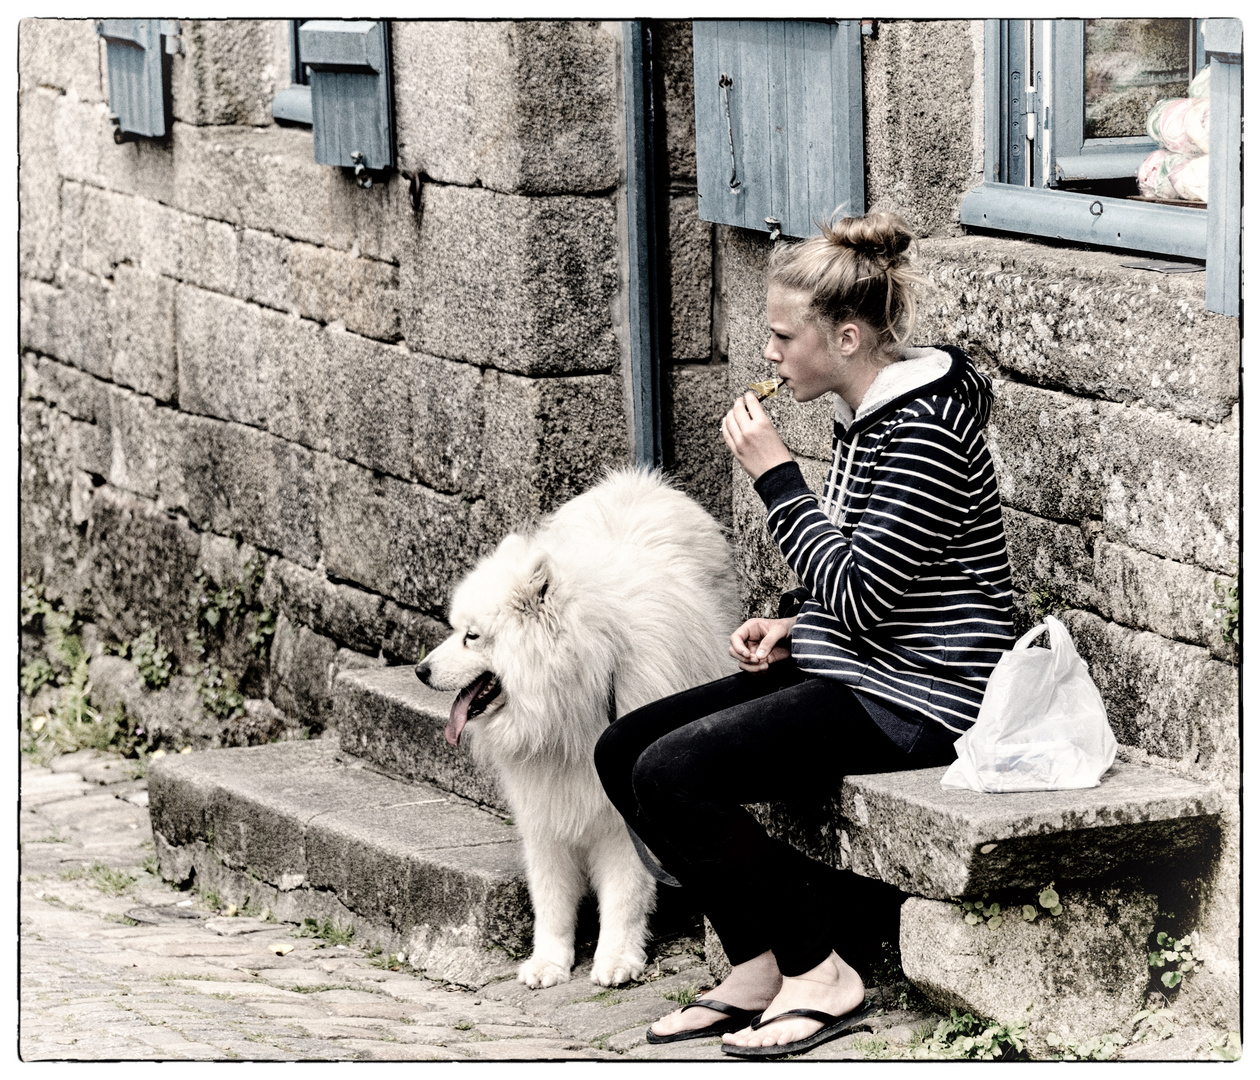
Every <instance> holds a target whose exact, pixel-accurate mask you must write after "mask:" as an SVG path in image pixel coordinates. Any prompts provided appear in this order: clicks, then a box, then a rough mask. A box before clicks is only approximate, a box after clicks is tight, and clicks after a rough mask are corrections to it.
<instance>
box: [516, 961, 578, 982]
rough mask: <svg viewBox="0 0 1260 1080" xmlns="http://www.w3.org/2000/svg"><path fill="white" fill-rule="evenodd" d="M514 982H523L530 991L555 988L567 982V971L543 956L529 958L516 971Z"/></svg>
mask: <svg viewBox="0 0 1260 1080" xmlns="http://www.w3.org/2000/svg"><path fill="white" fill-rule="evenodd" d="M516 981H517V982H523V983H524V984H525V985H526V986H528V987H529V988H530V989H531V990H537V989H539V988H540V987H543V986H557V985H559V984H560V983H565V982H568V981H569V969H568V968H567V967H562V966H561V965H560V964H557V963H556V962H555V961H554V960H548V959H547V958H546V957H545V956H531V957H530V958H529V959H528V960H526V961H525V963H523V964H522V965H521V966H520V968H519V969H518V970H517V972H516Z"/></svg>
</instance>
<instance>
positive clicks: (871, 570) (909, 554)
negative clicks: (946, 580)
mask: <svg viewBox="0 0 1260 1080" xmlns="http://www.w3.org/2000/svg"><path fill="white" fill-rule="evenodd" d="M934 419H935V418H932V417H924V416H920V417H918V418H914V419H908V420H907V421H905V422H903V423H900V424H898V425H897V427H896V432H895V434H894V435H893V437H892V438H891V439H889V440H888V442H887V444H886V445H885V446H884V447H883V449H882V451H881V452H880V454H879V456H878V458H876V459H875V460H874V461H873V463H871V466H870V471H869V474H868V475H867V477H866V478H865V480H866V483H865V484H864V485H863V487H864V488H866V489H867V491H868V492H869V495H868V497H867V498H866V500H865V501H866V507H865V511H864V512H863V513H862V516H861V521H860V524H859V525H858V527H857V528H856V529H855V530H854V532H853V534H852V536H851V537H847V538H846V536H845V534H844V533H843V532H842V531H841V530H840V529H839V528H838V527H837V526H836V525H834V524H833V523H832V522H831V521H830V520H829V519H828V518H827V516H826V515H825V514H824V513H823V512H822V509H821V508H820V507H819V505H818V499H817V497H816V496H815V495H814V493H813V492H812V491H810V490H809V488H808V487H807V486H806V484H805V480H804V477H803V476H802V475H801V472H800V468H799V467H798V466H796V464H795V463H794V462H792V463H789V464H790V465H791V469H789V468H788V467H787V466H786V465H781V466H777V467H776V468H775V469H774V470H771V472H772V473H774V474H775V475H773V476H772V475H771V472H768V473H767V474H766V475H765V476H764V477H762V478H760V479H759V481H758V491H759V492H760V493H761V495H762V498H763V499H764V500H765V502H766V505H767V507H768V510H769V514H768V518H767V522H766V524H767V528H768V529H769V531H770V535H771V536H772V537H773V538H774V540H775V541H776V543H777V544H778V545H779V549H780V550H781V551H782V553H783V556H784V558H785V559H786V561H787V563H788V565H789V566H790V567H791V568H792V569H793V570H794V571H795V572H796V574H797V575H798V576H799V578H800V579H801V583H802V584H803V585H804V586H805V587H806V588H807V589H808V590H809V592H810V595H811V596H813V597H814V598H815V599H816V600H817V601H818V602H819V603H820V604H821V605H822V606H823V608H824V609H825V610H826V611H827V612H828V613H830V614H831V615H832V616H833V617H834V618H835V619H836V620H837V621H838V622H839V624H840V626H841V627H842V628H843V629H844V631H845V632H847V633H849V634H851V635H866V634H869V632H870V631H871V630H872V628H874V627H875V626H877V625H878V624H879V623H880V622H881V621H882V620H883V619H884V618H885V617H886V616H887V615H888V613H889V612H890V611H891V610H892V609H893V608H894V607H895V606H896V604H897V602H898V601H899V600H900V599H901V597H902V596H903V595H904V594H905V593H906V591H907V590H908V589H910V587H911V585H912V584H913V583H914V581H915V579H916V578H917V577H919V575H920V574H921V573H923V572H924V571H925V570H926V569H929V568H930V569H932V570H935V569H938V568H939V566H940V563H941V558H942V554H943V552H944V551H945V549H946V548H947V547H948V546H949V545H950V544H951V543H952V542H953V540H954V539H955V538H956V537H957V536H958V535H959V533H960V532H961V531H962V529H963V528H964V524H965V522H967V520H968V519H970V518H973V517H974V515H975V513H976V510H977V506H976V498H977V497H978V496H977V493H976V492H975V490H974V486H973V483H972V481H971V479H970V477H971V472H972V470H971V467H970V460H969V455H968V453H967V447H966V446H965V444H964V441H963V440H964V436H965V434H966V432H965V430H964V432H958V431H955V430H953V428H952V426H950V425H945V424H941V423H940V422H939V421H937V422H933V421H934ZM967 427H970V425H964V429H965V428H967ZM761 480H766V481H767V482H766V483H765V484H762V483H761Z"/></svg>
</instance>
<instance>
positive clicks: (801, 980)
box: [692, 952, 866, 1046]
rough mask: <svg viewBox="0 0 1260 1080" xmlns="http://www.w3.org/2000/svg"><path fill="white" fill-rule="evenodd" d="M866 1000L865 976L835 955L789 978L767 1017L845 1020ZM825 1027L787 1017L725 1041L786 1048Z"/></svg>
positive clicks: (814, 1021)
mask: <svg viewBox="0 0 1260 1080" xmlns="http://www.w3.org/2000/svg"><path fill="white" fill-rule="evenodd" d="M865 996H866V988H865V987H864V986H863V985H862V978H861V976H860V975H858V973H857V972H856V971H854V970H853V969H852V968H851V967H849V965H848V964H846V963H845V962H844V961H843V960H841V959H840V957H839V956H837V955H836V954H835V953H834V952H833V953H832V954H831V955H830V956H828V957H827V959H826V960H824V961H823V962H822V963H821V964H819V965H818V966H817V967H816V968H811V969H810V970H809V971H807V972H805V973H804V974H803V975H794V976H792V977H791V978H785V979H784V980H783V985H782V986H781V987H780V988H779V992H778V993H777V994H775V996H774V1000H773V1001H771V1002H770V1003H769V1004H768V1005H766V1007H765V1015H766V1016H768V1017H773V1016H777V1015H778V1014H779V1013H782V1012H786V1011H787V1010H788V1009H818V1010H819V1011H821V1012H825V1013H830V1014H831V1015H832V1016H843V1015H844V1014H845V1013H847V1012H852V1011H853V1010H854V1009H856V1008H857V1007H858V1006H859V1005H861V1004H862V1000H863V998H865ZM699 1011H700V1010H699V1009H693V1010H692V1012H699ZM822 1026H823V1025H822V1023H821V1022H820V1021H818V1020H810V1019H809V1018H808V1017H805V1016H785V1017H784V1018H783V1019H782V1020H775V1021H773V1022H771V1023H770V1024H768V1025H767V1026H766V1027H763V1028H758V1029H757V1030H756V1031H753V1030H752V1028H750V1027H748V1028H744V1029H743V1030H742V1031H736V1032H734V1033H733V1034H728V1035H723V1036H722V1041H723V1042H724V1043H729V1044H731V1045H733V1046H782V1045H783V1044H785V1043H790V1042H797V1041H798V1040H800V1039H807V1038H809V1037H810V1036H811V1035H813V1034H814V1032H816V1031H819V1030H821V1028H822Z"/></svg>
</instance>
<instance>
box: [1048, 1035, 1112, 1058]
mask: <svg viewBox="0 0 1260 1080" xmlns="http://www.w3.org/2000/svg"><path fill="white" fill-rule="evenodd" d="M1046 1045H1047V1046H1049V1047H1050V1048H1051V1049H1052V1050H1057V1051H1059V1060H1060V1061H1110V1060H1111V1059H1112V1058H1114V1057H1115V1056H1116V1054H1118V1053H1119V1052H1120V1048H1121V1047H1122V1046H1124V1039H1123V1038H1122V1037H1121V1036H1120V1035H1118V1034H1116V1033H1115V1032H1108V1033H1107V1034H1106V1035H1095V1036H1094V1037H1093V1038H1090V1039H1083V1040H1082V1041H1081V1042H1068V1041H1067V1040H1066V1039H1064V1038H1063V1037H1062V1036H1060V1035H1058V1034H1056V1033H1055V1032H1053V1031H1052V1032H1050V1034H1049V1035H1047V1036H1046Z"/></svg>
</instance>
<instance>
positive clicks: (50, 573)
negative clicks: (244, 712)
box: [19, 19, 708, 729]
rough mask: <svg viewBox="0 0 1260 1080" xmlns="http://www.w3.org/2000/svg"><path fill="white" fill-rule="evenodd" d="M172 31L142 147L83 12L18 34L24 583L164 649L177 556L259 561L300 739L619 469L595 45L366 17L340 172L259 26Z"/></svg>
mask: <svg viewBox="0 0 1260 1080" xmlns="http://www.w3.org/2000/svg"><path fill="white" fill-rule="evenodd" d="M182 31H183V34H182V37H183V42H184V54H183V55H180V56H175V57H174V58H173V62H172V80H171V82H172V98H173V116H174V123H173V125H172V130H171V132H170V134H169V136H168V137H167V138H165V139H163V140H140V141H138V142H129V143H124V144H122V145H118V144H116V143H115V142H114V140H113V138H112V129H111V126H110V123H109V120H108V106H107V103H106V100H105V92H104V87H105V85H106V83H105V59H104V50H103V48H102V46H101V45H100V43H99V42H98V39H97V37H96V35H95V33H94V31H93V26H92V23H91V22H90V21H53V20H33V19H28V20H25V21H24V22H23V23H22V24H21V29H20V36H19V47H20V54H21V55H20V69H21V85H20V118H21V119H20V145H21V174H20V177H21V181H20V182H21V200H22V222H21V226H22V227H21V259H22V265H21V297H20V305H21V350H22V405H21V408H22V541H21V558H22V574H23V577H24V579H25V578H28V577H38V578H40V579H42V580H43V582H44V583H45V586H46V587H47V589H48V590H49V592H50V594H52V595H54V596H59V597H61V598H63V599H64V600H65V601H66V602H67V603H69V604H72V605H73V606H75V607H77V608H79V609H80V610H82V611H84V612H86V613H87V614H89V615H90V616H91V617H94V618H96V619H97V620H98V622H99V623H100V626H101V629H102V630H103V632H104V633H105V634H106V635H107V636H112V637H114V638H116V639H120V640H126V639H127V638H128V637H130V636H132V635H134V634H135V633H136V632H137V631H138V630H139V628H140V625H141V622H142V620H148V621H149V622H150V623H152V624H154V625H156V626H157V627H158V629H159V633H160V635H161V637H162V639H163V640H164V642H165V643H166V644H167V645H168V646H169V647H170V648H172V649H174V650H175V652H176V654H177V659H180V660H188V659H190V658H191V657H190V656H189V655H188V653H187V650H186V648H185V644H184V639H185V632H186V631H187V629H188V610H187V605H188V598H189V596H190V595H192V594H194V593H195V591H196V590H195V588H194V583H195V580H196V575H197V573H198V572H199V571H200V572H201V573H203V575H204V576H205V578H206V580H207V581H208V582H209V583H210V585H211V586H218V587H223V586H228V585H230V584H232V582H230V581H226V580H219V578H222V577H230V576H231V575H232V574H234V573H236V572H238V571H239V570H240V568H241V567H242V566H244V565H245V564H246V563H247V562H248V561H249V559H250V558H251V557H252V556H253V554H254V553H255V552H258V553H261V555H262V557H263V558H264V559H265V566H266V569H265V577H264V580H263V582H262V584H261V588H260V591H259V603H260V604H265V605H267V606H269V607H270V608H271V610H272V611H273V612H274V613H276V614H277V615H278V619H277V626H276V632H275V638H274V642H273V647H272V649H271V660H270V669H269V671H268V677H267V679H266V681H265V685H263V686H262V687H259V688H256V689H255V692H257V693H262V694H265V695H266V696H267V697H270V698H271V699H272V700H273V701H275V702H276V703H277V704H281V705H282V707H287V708H289V709H291V710H292V711H294V712H303V713H307V714H310V715H309V719H310V721H311V724H310V726H312V727H314V728H315V729H318V727H319V724H320V722H321V718H322V717H323V715H324V714H325V713H326V709H327V704H328V701H329V691H330V686H331V680H332V678H333V676H334V675H335V673H336V671H337V670H339V669H340V668H341V667H345V666H348V665H357V664H363V663H378V662H379V663H383V662H386V661H391V662H398V661H402V662H406V661H410V660H413V659H414V658H415V657H416V655H417V654H418V653H419V652H420V650H421V649H422V648H423V647H425V646H427V645H432V644H434V643H435V642H436V641H437V640H439V639H440V637H441V636H443V633H444V626H443V612H444V608H445V604H446V602H447V599H448V593H449V590H450V587H451V583H452V580H453V579H455V578H457V577H458V576H459V575H460V574H461V573H462V572H463V571H464V570H465V569H467V568H468V567H469V566H470V565H471V563H472V561H473V560H474V559H475V558H476V557H477V555H478V554H479V553H481V552H483V551H485V550H486V549H487V548H488V547H490V546H492V545H493V543H495V542H496V541H497V539H498V537H499V536H500V535H501V534H502V533H503V532H505V531H507V530H508V529H509V528H511V527H513V526H515V525H521V524H526V523H528V522H529V521H531V520H533V519H535V518H536V517H537V516H538V515H539V514H541V513H544V512H546V511H547V510H549V509H551V508H552V507H554V506H556V505H557V504H559V503H560V502H563V501H564V500H565V499H567V498H568V497H570V496H571V495H573V494H575V493H576V492H577V491H579V490H582V489H583V488H584V487H586V486H587V485H588V484H589V483H590V481H591V479H592V477H594V476H597V475H598V474H599V472H600V470H601V469H602V468H603V467H604V466H605V465H612V464H623V463H626V462H627V461H628V458H629V445H628V435H627V425H626V422H625V415H624V405H623V401H624V398H625V391H624V386H623V377H622V359H621V357H622V345H621V341H620V338H619V333H620V332H619V330H618V325H619V324H620V325H622V326H624V323H625V318H624V315H622V314H621V306H622V305H623V304H624V285H625V283H624V280H623V271H622V270H621V268H620V265H619V250H618V240H617V236H618V221H617V192H618V189H619V185H620V183H621V175H622V165H621V160H620V155H621V152H622V151H621V145H622V138H623V136H622V127H621V125H622V117H621V104H620V84H619V79H620V66H619V65H620V52H619V48H620V46H619V41H618V39H617V35H616V32H615V27H613V28H610V27H607V26H604V25H601V24H598V23H579V22H566V23H547V22H527V23H512V22H496V23H407V22H398V23H394V24H392V27H391V34H392V37H391V46H392V50H393V78H394V98H395V103H396V114H395V120H396V130H397V149H398V164H399V170H400V172H399V173H395V174H394V175H392V176H391V178H390V179H389V181H388V182H387V183H378V184H376V185H375V186H373V187H372V188H371V189H369V190H363V189H360V188H358V187H357V186H356V185H355V183H354V182H353V180H352V179H351V178H350V177H349V176H348V175H347V174H346V173H345V172H344V171H342V170H339V169H334V168H329V167H325V166H320V165H316V164H315V163H314V160H313V152H312V136H311V132H310V129H309V128H304V127H298V126H286V125H283V124H277V123H275V122H273V121H272V119H271V98H272V95H273V93H274V91H275V89H276V88H278V87H280V86H283V85H285V84H287V82H288V71H289V66H288V65H289V59H288V45H287V27H286V24H284V23H283V22H280V21H271V22H267V21H258V20H253V21H246V20H228V21H204V22H203V21H197V20H184V21H183V23H182ZM412 174H416V175H418V176H419V177H420V180H421V199H420V203H421V205H420V209H419V211H418V212H417V211H415V210H413V208H412V205H411V202H410V200H409V198H408V191H407V177H408V176H410V175H412ZM692 228H693V231H694V224H693V225H692ZM700 270H701V272H702V271H703V267H701V268H700ZM695 276H696V272H695V271H692V272H691V277H692V278H694V277H695ZM681 291H682V290H680V292H681ZM702 322H703V328H704V331H705V333H707V328H708V313H707V312H706V313H705V318H704V319H703V320H702ZM678 323H679V325H680V327H681V328H682V331H683V332H684V334H687V333H689V334H691V336H692V337H693V338H694V337H696V336H697V334H696V333H695V332H694V331H691V330H688V329H687V326H688V325H689V324H688V323H687V320H686V319H679V320H678ZM707 348H708V347H707V345H705V346H704V350H705V353H706V355H707ZM224 544H227V545H228V546H229V547H232V548H233V550H234V551H235V552H236V554H237V557H236V558H235V559H231V560H227V561H225V560H224V559H223V558H221V557H219V556H218V555H216V554H215V552H218V551H219V549H220V548H221V547H222V545H224ZM216 575H218V576H216Z"/></svg>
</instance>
